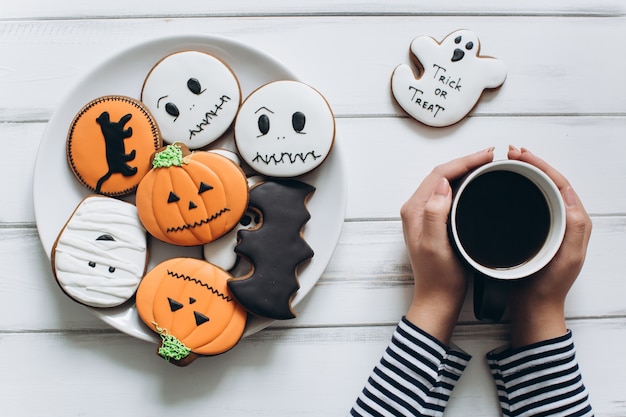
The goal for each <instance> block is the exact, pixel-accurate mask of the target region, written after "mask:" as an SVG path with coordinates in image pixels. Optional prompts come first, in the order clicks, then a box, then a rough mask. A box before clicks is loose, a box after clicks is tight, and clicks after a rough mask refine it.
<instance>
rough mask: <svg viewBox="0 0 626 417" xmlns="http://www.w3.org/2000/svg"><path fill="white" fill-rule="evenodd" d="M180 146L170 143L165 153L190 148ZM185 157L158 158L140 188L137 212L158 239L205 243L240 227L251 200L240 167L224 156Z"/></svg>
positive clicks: (179, 242)
mask: <svg viewBox="0 0 626 417" xmlns="http://www.w3.org/2000/svg"><path fill="white" fill-rule="evenodd" d="M181 146H182V145H179V144H175V145H170V146H168V147H167V148H166V149H167V150H166V151H165V152H173V153H176V154H177V155H178V152H179V151H180V152H183V150H184V151H186V149H182V150H181ZM159 155H160V154H158V153H157V155H156V156H157V157H158V156H159ZM183 155H184V152H183V153H181V154H180V155H178V156H176V157H174V159H175V160H176V162H174V163H172V164H171V165H170V162H172V161H169V160H168V162H165V163H162V162H161V160H160V159H158V158H155V162H154V163H153V164H154V165H155V168H153V169H152V170H151V171H150V172H149V173H148V174H147V175H146V176H145V177H144V179H143V180H142V181H141V183H140V184H139V187H138V189H137V210H138V213H139V218H140V219H141V222H142V223H143V225H144V227H145V228H146V229H147V230H148V232H150V234H152V235H153V236H154V237H156V238H158V239H160V240H162V241H164V242H167V243H171V244H173V245H180V246H194V245H203V244H205V243H208V242H211V241H213V240H215V239H217V238H218V237H220V236H222V235H224V234H226V233H227V232H229V231H230V230H231V229H232V228H233V227H235V225H236V224H237V222H238V221H239V219H240V218H241V216H242V215H243V213H244V211H245V209H246V207H247V204H248V185H247V181H246V177H245V175H244V173H243V171H242V170H241V168H240V167H239V166H237V165H236V164H235V163H233V162H232V161H231V160H229V159H228V158H226V157H224V156H221V155H218V154H214V153H211V152H203V151H198V152H194V153H193V154H189V155H187V157H185V158H183ZM178 157H181V158H182V159H181V160H180V161H179V160H178ZM166 159H167V158H166Z"/></svg>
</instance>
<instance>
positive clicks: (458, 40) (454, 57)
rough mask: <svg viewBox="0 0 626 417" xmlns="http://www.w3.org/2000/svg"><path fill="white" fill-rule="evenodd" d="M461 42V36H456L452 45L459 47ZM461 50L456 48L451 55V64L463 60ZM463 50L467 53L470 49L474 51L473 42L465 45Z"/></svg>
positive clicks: (463, 54)
mask: <svg viewBox="0 0 626 417" xmlns="http://www.w3.org/2000/svg"><path fill="white" fill-rule="evenodd" d="M462 42H463V37H462V36H457V37H456V38H454V43H455V44H457V45H460V44H461V43H462ZM461 48H463V46H461ZM461 48H456V49H455V50H454V53H453V54H452V59H451V61H452V62H457V61H460V60H462V59H463V57H464V56H465V51H464V50H463V49H461ZM464 48H465V50H467V51H471V50H472V49H474V42H472V41H469V42H467V43H466V44H465V46H464Z"/></svg>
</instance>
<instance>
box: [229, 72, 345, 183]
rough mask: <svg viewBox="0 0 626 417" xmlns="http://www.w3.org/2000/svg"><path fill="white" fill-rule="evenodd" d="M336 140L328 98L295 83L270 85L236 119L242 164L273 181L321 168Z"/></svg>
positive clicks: (254, 97)
mask: <svg viewBox="0 0 626 417" xmlns="http://www.w3.org/2000/svg"><path fill="white" fill-rule="evenodd" d="M334 139H335V119H334V116H333V113H332V110H331V109H330V106H329V105H328V102H327V101H326V99H324V97H323V96H322V95H321V94H320V93H319V92H318V91H317V90H315V89H313V88H312V87H310V86H308V85H306V84H303V83H301V82H297V81H275V82H272V83H269V84H266V85H264V86H262V87H260V88H259V89H257V90H256V91H254V92H253V93H252V94H250V96H249V97H248V98H247V99H246V100H245V101H244V103H243V104H242V105H241V109H240V110H239V114H238V115H237V119H236V120H235V143H236V144H237V149H238V150H239V154H240V155H241V157H242V158H243V160H244V161H245V162H246V163H247V164H248V165H250V166H251V167H252V168H253V169H254V170H255V171H257V172H258V173H260V174H264V175H267V176H271V177H294V176H298V175H302V174H305V173H307V172H309V171H311V170H313V169H314V168H316V167H318V166H319V165H320V164H322V162H324V160H325V159H326V157H327V156H328V154H329V153H330V151H331V149H332V147H333V142H334Z"/></svg>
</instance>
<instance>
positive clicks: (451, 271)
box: [400, 148, 493, 345]
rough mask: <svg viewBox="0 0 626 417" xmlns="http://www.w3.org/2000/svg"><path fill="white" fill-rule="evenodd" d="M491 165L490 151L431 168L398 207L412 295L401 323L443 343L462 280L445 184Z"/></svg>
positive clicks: (451, 327)
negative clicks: (412, 283)
mask: <svg viewBox="0 0 626 417" xmlns="http://www.w3.org/2000/svg"><path fill="white" fill-rule="evenodd" d="M492 160H493V148H489V149H487V150H484V151H480V152H477V153H475V154H472V155H468V156H465V157H462V158H458V159H455V160H453V161H450V162H448V163H445V164H443V165H439V166H438V167H436V168H435V169H434V170H433V171H432V172H431V173H430V174H429V175H428V176H427V177H426V178H425V179H424V181H423V182H422V184H421V185H420V186H419V187H418V188H417V190H416V191H415V193H414V194H413V195H412V196H411V198H410V199H409V200H408V201H407V202H406V203H405V204H404V205H403V206H402V209H401V212H400V215H401V217H402V227H403V231H404V240H405V242H406V246H407V249H408V252H409V257H410V261H411V267H412V268H413V276H414V279H415V290H414V295H413V301H412V303H411V306H410V307H409V311H408V312H407V314H406V318H407V319H408V320H409V321H411V322H412V323H414V324H415V325H417V326H418V327H419V328H421V329H422V330H424V331H425V332H427V333H429V334H430V335H432V336H433V337H435V338H437V339H438V340H439V341H441V342H442V343H443V344H445V345H448V344H449V343H450V337H451V336H452V331H453V330H454V326H455V325H456V322H457V319H458V316H459V312H460V310H461V306H462V305H463V300H464V299H465V292H466V289H467V277H466V273H465V269H464V268H463V265H462V264H461V263H460V261H459V260H458V258H457V256H456V254H455V253H454V251H453V249H452V246H451V245H450V241H449V239H448V230H447V221H448V215H449V213H450V207H451V205H452V190H451V188H450V181H452V180H454V179H457V178H459V177H461V176H463V175H465V174H467V173H468V172H469V171H471V170H473V169H474V168H477V167H479V166H481V165H484V164H486V163H488V162H491V161H492Z"/></svg>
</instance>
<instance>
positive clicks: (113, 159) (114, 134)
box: [96, 111, 137, 193]
mask: <svg viewBox="0 0 626 417" xmlns="http://www.w3.org/2000/svg"><path fill="white" fill-rule="evenodd" d="M131 117H133V115H132V114H127V115H125V116H122V118H121V119H120V121H119V122H112V121H111V118H110V116H109V112H106V111H105V112H102V114H100V116H98V118H97V119H96V122H97V123H98V124H99V125H100V129H101V130H102V135H103V136H104V143H105V146H106V159H107V165H108V166H109V170H108V171H107V173H106V174H104V175H103V176H102V177H101V178H100V179H99V180H98V184H96V193H100V189H101V188H102V184H104V182H105V181H106V180H108V179H109V178H111V175H113V174H122V175H123V176H125V177H132V176H133V175H135V174H136V173H137V167H131V166H130V165H128V164H127V162H128V161H132V160H133V159H135V154H136V151H135V150H134V149H133V151H132V152H131V153H129V154H127V153H126V147H125V146H124V139H128V138H129V137H131V136H132V135H133V128H132V127H129V128H128V129H125V128H124V126H125V125H126V123H128V121H129V120H130V118H131Z"/></svg>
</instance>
